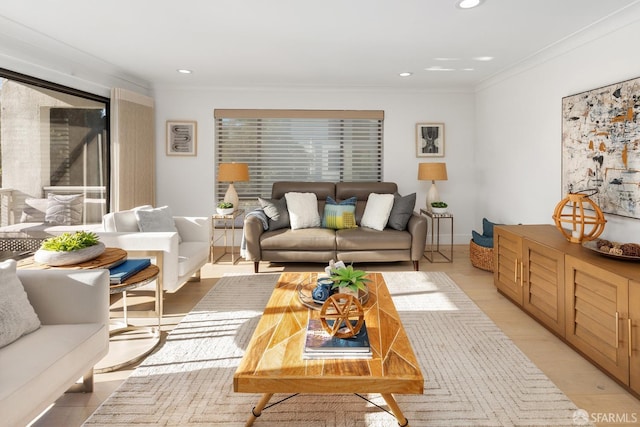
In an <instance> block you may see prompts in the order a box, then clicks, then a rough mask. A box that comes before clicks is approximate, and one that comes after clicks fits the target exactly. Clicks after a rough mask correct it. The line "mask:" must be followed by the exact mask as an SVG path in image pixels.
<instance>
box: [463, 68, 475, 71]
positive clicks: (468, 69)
mask: <svg viewBox="0 0 640 427" xmlns="http://www.w3.org/2000/svg"><path fill="white" fill-rule="evenodd" d="M462 71H473V68H463V69H462Z"/></svg>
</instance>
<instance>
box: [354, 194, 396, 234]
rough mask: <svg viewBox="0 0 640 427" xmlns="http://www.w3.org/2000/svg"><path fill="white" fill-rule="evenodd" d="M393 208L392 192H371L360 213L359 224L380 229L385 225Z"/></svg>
mask: <svg viewBox="0 0 640 427" xmlns="http://www.w3.org/2000/svg"><path fill="white" fill-rule="evenodd" d="M392 208H393V194H378V193H371V194H369V198H368V199H367V205H366V206H365V208H364V214H362V220H360V225H362V226H363V227H369V228H373V229H374V230H378V231H382V230H384V228H385V227H386V226H387V222H388V221H389V214H390V213H391V209H392Z"/></svg>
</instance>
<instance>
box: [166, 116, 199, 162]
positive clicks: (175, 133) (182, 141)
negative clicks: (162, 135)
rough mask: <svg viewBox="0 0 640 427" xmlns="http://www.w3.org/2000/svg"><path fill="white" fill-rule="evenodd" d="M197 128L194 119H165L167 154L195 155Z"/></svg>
mask: <svg viewBox="0 0 640 427" xmlns="http://www.w3.org/2000/svg"><path fill="white" fill-rule="evenodd" d="M197 130H198V124H197V122H195V121H182V120H167V156H195V155H196V154H197V149H198V141H197V139H196V138H197Z"/></svg>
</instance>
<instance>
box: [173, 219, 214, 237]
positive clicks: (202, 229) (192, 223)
mask: <svg viewBox="0 0 640 427" xmlns="http://www.w3.org/2000/svg"><path fill="white" fill-rule="evenodd" d="M173 220H174V222H175V224H176V228H177V229H178V233H180V237H182V241H184V242H206V243H210V242H211V217H210V216H201V217H187V216H174V217H173Z"/></svg>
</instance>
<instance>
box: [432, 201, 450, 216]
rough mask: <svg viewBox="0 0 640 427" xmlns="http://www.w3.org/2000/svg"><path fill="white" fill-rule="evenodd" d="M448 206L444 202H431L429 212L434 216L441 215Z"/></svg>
mask: <svg viewBox="0 0 640 427" xmlns="http://www.w3.org/2000/svg"><path fill="white" fill-rule="evenodd" d="M447 207H448V205H447V204H446V203H445V202H432V203H431V212H433V213H436V214H443V213H446V212H447Z"/></svg>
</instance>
